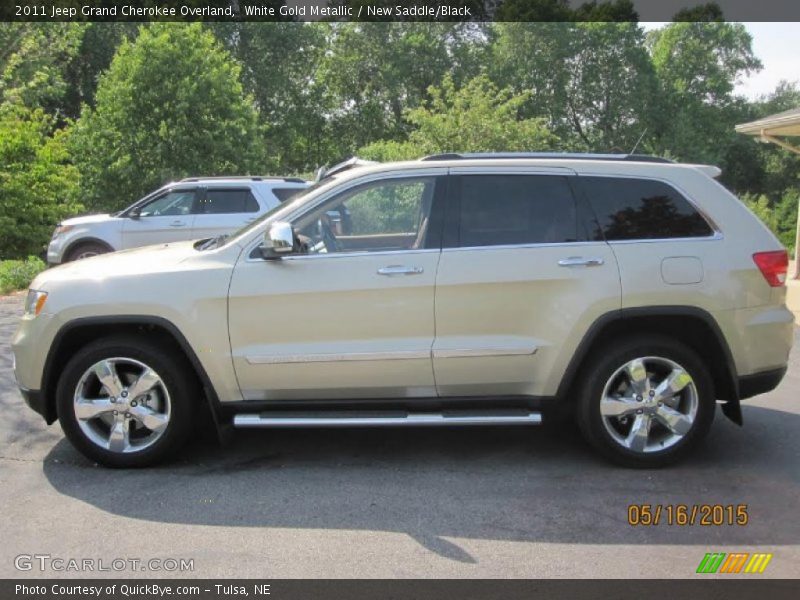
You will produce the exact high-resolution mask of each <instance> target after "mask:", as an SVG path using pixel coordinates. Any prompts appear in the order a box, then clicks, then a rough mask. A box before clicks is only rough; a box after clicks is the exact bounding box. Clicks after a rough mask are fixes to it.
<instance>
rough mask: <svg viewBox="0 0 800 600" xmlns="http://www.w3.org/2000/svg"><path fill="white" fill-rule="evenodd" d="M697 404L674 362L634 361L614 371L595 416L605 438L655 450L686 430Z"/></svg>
mask: <svg viewBox="0 0 800 600" xmlns="http://www.w3.org/2000/svg"><path fill="white" fill-rule="evenodd" d="M698 405H699V401H698V393H697V387H696V386H695V383H694V380H693V379H692V377H691V375H689V373H687V372H686V370H685V369H684V368H683V367H681V366H680V365H679V364H678V363H676V362H675V361H672V360H669V359H668V358H662V357H657V356H646V357H642V358H635V359H633V360H631V361H629V362H627V363H625V364H624V365H623V366H622V367H620V368H619V369H617V370H616V371H615V372H614V374H613V375H611V377H610V378H609V379H608V381H607V382H606V385H605V387H604V388H603V395H602V397H601V398H600V416H601V417H602V419H603V425H604V426H605V428H606V431H608V433H609V434H610V435H611V438H612V439H613V440H614V441H615V442H617V443H618V444H619V445H621V446H622V447H624V448H627V449H628V450H632V451H633V452H645V453H646V452H657V451H659V450H665V449H666V448H669V447H670V446H673V445H675V444H676V443H678V442H679V441H680V440H681V439H683V437H684V436H685V435H686V434H687V433H689V431H690V430H691V428H692V426H693V424H694V421H695V418H696V417H697V408H698Z"/></svg>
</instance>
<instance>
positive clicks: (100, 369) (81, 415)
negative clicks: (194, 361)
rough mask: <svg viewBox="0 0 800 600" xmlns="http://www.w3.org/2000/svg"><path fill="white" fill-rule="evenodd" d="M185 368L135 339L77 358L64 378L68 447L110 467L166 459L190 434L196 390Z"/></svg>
mask: <svg viewBox="0 0 800 600" xmlns="http://www.w3.org/2000/svg"><path fill="white" fill-rule="evenodd" d="M185 363H186V361H184V360H181V358H180V357H178V356H175V354H174V353H167V352H164V351H163V350H162V349H161V348H159V347H158V346H156V345H155V344H152V343H150V342H149V341H146V340H145V339H143V338H137V337H119V338H106V339H103V340H99V341H97V342H94V343H93V344H90V345H88V346H86V347H84V348H82V349H81V350H79V351H78V352H77V354H76V355H75V356H74V357H73V358H72V359H71V360H70V361H69V363H68V364H67V366H66V367H65V369H64V372H63V373H62V374H61V377H60V379H59V383H58V390H57V393H56V402H57V408H58V418H59V421H60V423H61V427H62V429H63V430H64V433H65V434H66V436H67V438H68V439H69V440H70V441H71V442H72V444H73V445H74V446H75V447H76V448H77V449H78V450H79V451H80V452H81V453H82V454H84V455H85V456H86V457H88V458H90V459H92V460H94V461H96V462H98V463H100V464H103V465H106V466H110V467H143V466H148V465H151V464H154V463H156V462H159V461H161V460H163V459H164V458H166V457H168V456H169V455H170V454H171V453H172V452H174V451H175V450H177V448H178V447H179V446H181V445H182V444H183V442H184V441H185V440H186V438H187V436H188V434H189V432H190V431H191V425H192V420H193V419H192V418H193V414H194V411H193V410H192V407H193V406H194V400H195V399H196V398H197V394H198V385H197V381H196V378H194V377H193V376H192V373H191V371H190V369H189V368H188V365H187V364H185Z"/></svg>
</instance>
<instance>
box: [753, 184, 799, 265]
mask: <svg viewBox="0 0 800 600" xmlns="http://www.w3.org/2000/svg"><path fill="white" fill-rule="evenodd" d="M798 195H800V194H798V192H797V190H794V189H788V190H786V191H785V192H784V193H783V195H782V196H781V197H780V198H779V199H778V200H777V201H773V200H770V198H768V197H767V196H766V195H764V194H760V195H757V194H744V195H743V196H742V201H743V202H744V203H745V204H746V205H747V207H748V208H749V209H750V210H751V211H752V212H753V213H754V214H755V215H756V216H757V217H758V218H759V219H761V221H762V222H763V223H764V225H766V226H767V227H769V228H770V230H771V231H772V233H774V234H775V237H777V238H778V240H780V242H781V244H783V245H784V246H786V248H787V249H788V250H789V253H790V254H791V253H793V252H794V241H795V232H796V227H797V202H798Z"/></svg>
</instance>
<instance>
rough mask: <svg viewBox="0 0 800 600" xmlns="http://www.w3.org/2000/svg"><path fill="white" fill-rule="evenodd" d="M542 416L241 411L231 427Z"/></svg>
mask: <svg viewBox="0 0 800 600" xmlns="http://www.w3.org/2000/svg"><path fill="white" fill-rule="evenodd" d="M541 422H542V415H541V413H538V412H531V411H502V412H497V413H488V412H480V413H477V412H476V411H447V412H444V413H427V412H426V413H398V412H397V411H386V412H385V413H381V412H380V411H375V412H359V411H329V412H326V411H322V412H312V413H297V412H295V413H276V412H272V413H271V412H266V413H260V414H257V413H242V414H238V415H235V416H234V417H233V425H234V427H397V426H401V427H402V426H415V427H416V426H435V427H445V426H449V425H461V426H463V425H539V424H541Z"/></svg>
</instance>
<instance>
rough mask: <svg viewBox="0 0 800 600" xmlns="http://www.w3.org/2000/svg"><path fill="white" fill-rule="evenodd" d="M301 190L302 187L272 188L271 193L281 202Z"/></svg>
mask: <svg viewBox="0 0 800 600" xmlns="http://www.w3.org/2000/svg"><path fill="white" fill-rule="evenodd" d="M302 191H303V188H272V193H273V194H275V197H276V198H277V199H278V200H280V201H281V202H286V201H287V200H288V199H289V198H291V197H292V196H296V195H297V194H299V193H300V192H302Z"/></svg>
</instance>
